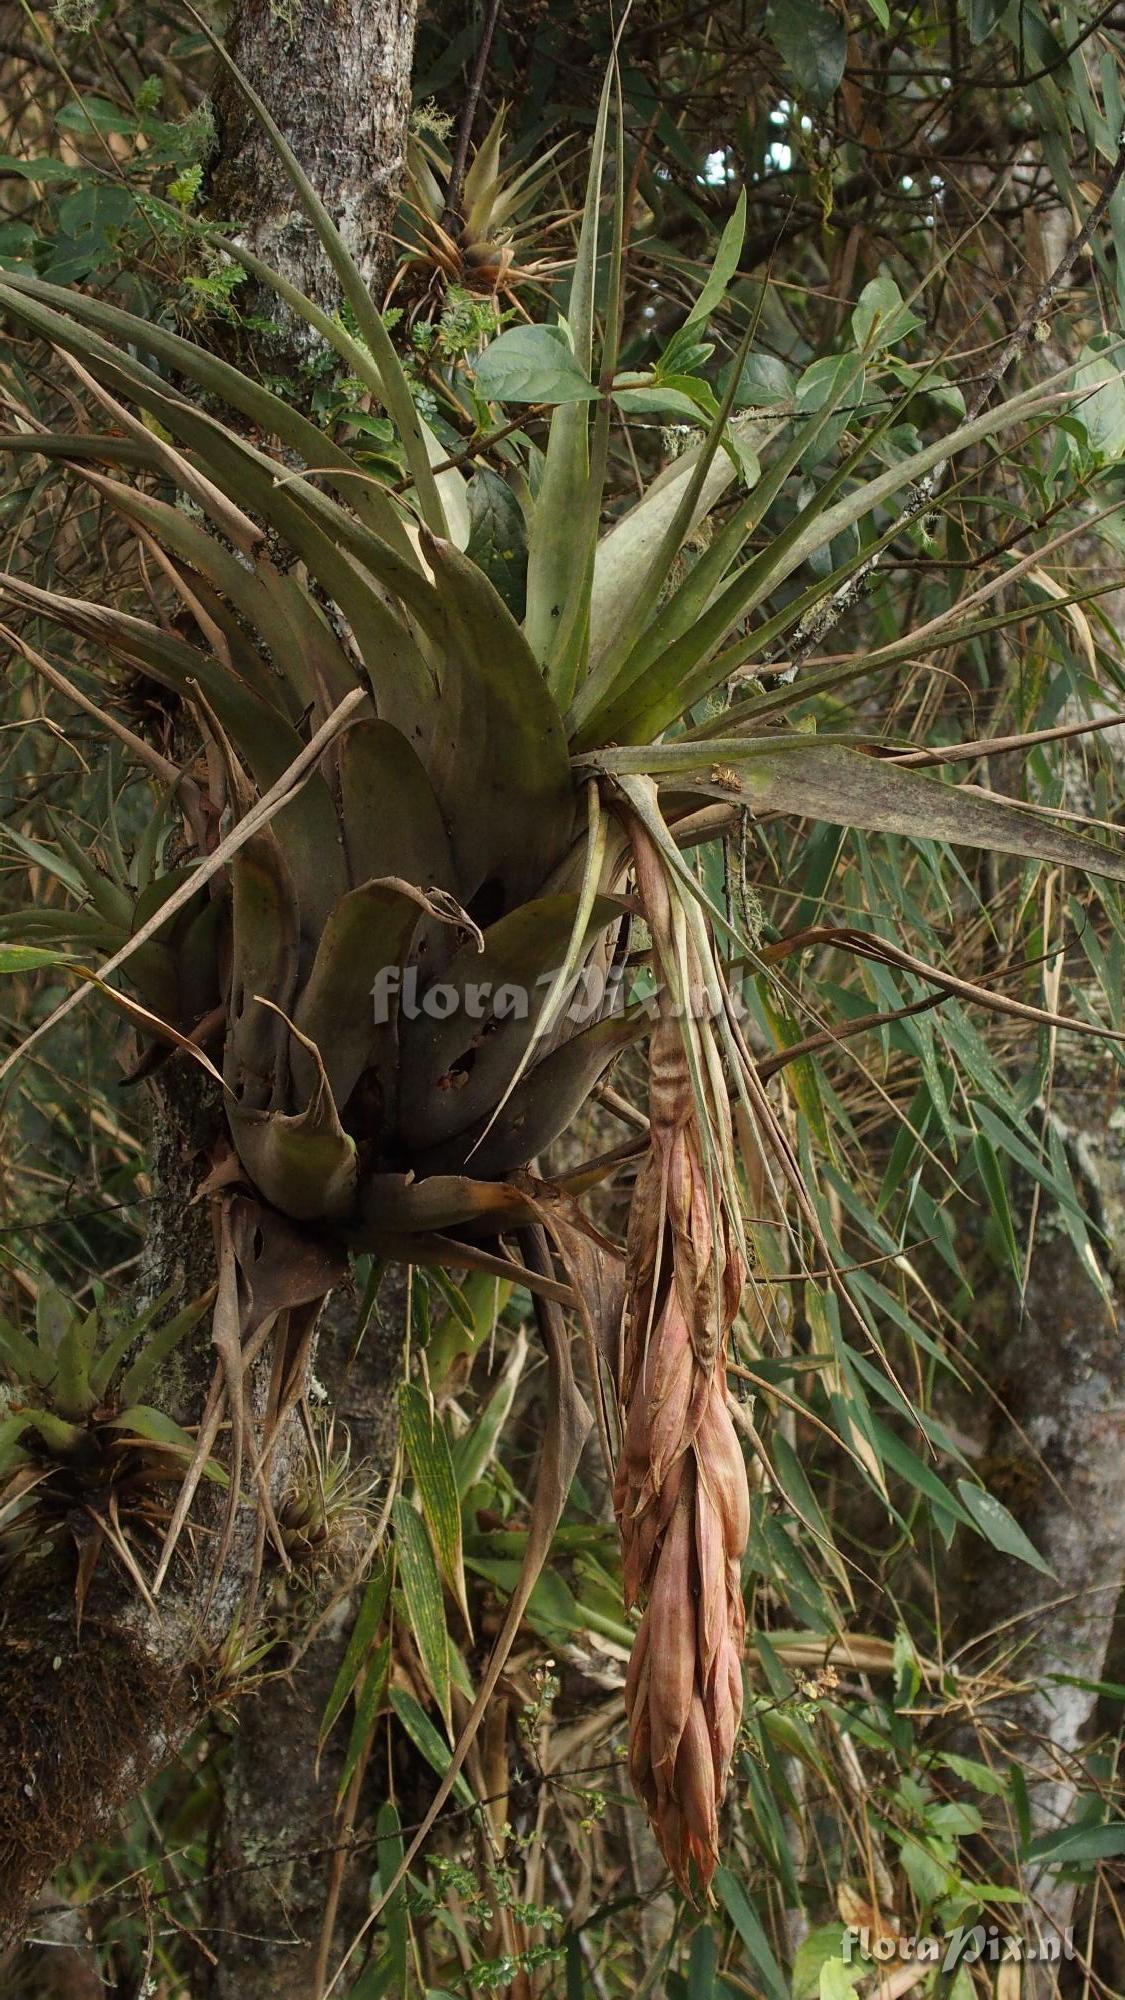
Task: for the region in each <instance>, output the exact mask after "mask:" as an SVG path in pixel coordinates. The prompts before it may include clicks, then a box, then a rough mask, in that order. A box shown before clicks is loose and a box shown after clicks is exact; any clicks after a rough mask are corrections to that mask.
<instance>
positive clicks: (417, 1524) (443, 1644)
mask: <svg viewBox="0 0 1125 2000" xmlns="http://www.w3.org/2000/svg"><path fill="white" fill-rule="evenodd" d="M393 1518H394V1524H395V1554H396V1557H397V1561H398V1580H399V1584H400V1585H401V1588H402V1594H403V1598H404V1600H405V1604H406V1615H407V1619H408V1620H409V1624H410V1629H411V1632H412V1633H413V1635H414V1641H415V1644H416V1645H417V1647H418V1653H419V1657H420V1658H421V1661H422V1666H423V1668H424V1670H425V1674H426V1678H427V1680H428V1681H429V1684H430V1687H431V1689H432V1691H433V1695H434V1699H435V1701H436V1702H437V1705H438V1708H439V1709H440V1711H441V1714H442V1717H443V1719H444V1722H445V1726H446V1729H447V1730H448V1729H450V1728H451V1727H452V1721H451V1711H450V1706H449V1694H450V1684H449V1633H448V1630H447V1628H446V1623H445V1605H444V1603H443V1601H442V1592H441V1578H440V1577H439V1575H438V1568H437V1563H436V1562H435V1560H434V1551H433V1547H432V1545H431V1542H430V1538H429V1535H428V1533H427V1532H426V1524H425V1522H424V1521H423V1519H422V1516H421V1514H419V1513H418V1512H417V1510H416V1508H415V1507H414V1506H412V1504H411V1502H410V1501H409V1500H407V1499H405V1498H404V1497H403V1495H401V1494H400V1495H399V1497H398V1499H397V1500H396V1501H395V1504H394V1516H393Z"/></svg>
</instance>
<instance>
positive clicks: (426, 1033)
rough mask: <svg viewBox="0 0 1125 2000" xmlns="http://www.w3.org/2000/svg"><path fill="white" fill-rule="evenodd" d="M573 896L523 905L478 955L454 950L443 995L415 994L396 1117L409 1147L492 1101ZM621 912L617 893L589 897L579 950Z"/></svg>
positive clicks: (548, 973)
mask: <svg viewBox="0 0 1125 2000" xmlns="http://www.w3.org/2000/svg"><path fill="white" fill-rule="evenodd" d="M577 900H578V899H577V897H575V896H544V897H540V898H538V899H537V900H536V901H534V902H530V903H525V904H523V905H522V907H521V908H519V909H517V910H513V911H512V913H511V915H510V916H507V917H502V918H501V920H500V922H499V923H496V924H493V925H492V926H491V927H490V928H489V929H488V930H487V931H486V932H485V935H484V944H485V948H484V950H483V952H478V951H477V949H476V948H475V946H474V945H466V946H465V947H464V948H463V949H462V950H461V951H459V952H458V953H457V956H456V957H455V958H454V959H453V960H452V962H451V963H450V964H449V965H448V966H447V967H446V969H445V971H444V972H443V974H442V978H441V981H440V982H439V986H440V987H442V988H444V989H445V993H444V995H442V994H441V993H435V994H434V995H432V997H431V1000H430V1004H429V1006H427V1000H426V994H425V992H420V997H419V999H418V1001H417V1003H416V1007H415V1010H414V1011H415V1018H414V1019H413V1020H411V1019H409V1018H405V1017H404V1018H403V1020H402V1022H401V1026H400V1036H401V1047H402V1086H401V1096H400V1119H401V1129H402V1134H403V1137H404V1139H405V1140H406V1143H407V1145H408V1146H409V1147H410V1148H411V1149H412V1150H417V1151H419V1152H428V1151H429V1149H430V1148H432V1147H434V1146H437V1145H439V1144H440V1143H442V1142H443V1141H444V1140H446V1139H449V1138H451V1137H452V1136H453V1134H454V1133H455V1132H464V1131H465V1130H467V1128H468V1127H469V1126H470V1125H475V1123H476V1121H477V1120H478V1119H480V1118H483V1117H484V1116H485V1115H486V1114H487V1113H489V1112H490V1111H491V1110H492V1109H493V1108H494V1107H495V1106H496V1104H498V1103H499V1101H500V1098H501V1097H502V1095H503V1093H504V1090H505V1088H506V1086H507V1084H508V1082H509V1081H510V1079H511V1077H512V1076H513V1075H514V1074H515V1070H516V1065H517V1064H518V1062H519V1059H520V1056H521V1055H522V1053H523V1051H524V1049H525V1048H526V1047H527V1044H528V1042H529V1041H530V1039H531V1036H532V1033H533V1031H534V1027H535V1022H536V1020H537V1019H538V1016H539V1013H540V1011H541V1009H542V1007H543V1005H544V1003H545V1001H546V1000H547V997H548V995H549V992H550V989H551V985H552V983H553V978H554V975H555V973H556V972H557V971H558V968H559V966H560V965H561V964H562V963H563V960H564V956H565V954H566V951H567V946H568V944H569V941H570V933H571V927H572V924H573V918H574V911H575V908H576V905H577ZM620 914H621V905H620V904H619V903H618V902H617V901H616V900H614V899H612V898H609V897H605V896H602V897H599V898H598V899H597V900H596V902H595V903H594V906H593V909H592V912H591V917H590V924H589V929H588V931H587V935H586V937H585V939H584V941H583V956H585V954H586V952H588V950H589V947H590V943H591V942H592V940H593V938H594V937H595V936H597V934H598V933H599V932H600V931H602V930H604V929H605V928H606V927H607V926H608V925H609V924H610V923H612V922H613V921H614V920H615V919H616V918H617V917H619V916H620ZM439 1000H440V1006H439V1004H438V1003H439ZM447 1003H450V1004H447Z"/></svg>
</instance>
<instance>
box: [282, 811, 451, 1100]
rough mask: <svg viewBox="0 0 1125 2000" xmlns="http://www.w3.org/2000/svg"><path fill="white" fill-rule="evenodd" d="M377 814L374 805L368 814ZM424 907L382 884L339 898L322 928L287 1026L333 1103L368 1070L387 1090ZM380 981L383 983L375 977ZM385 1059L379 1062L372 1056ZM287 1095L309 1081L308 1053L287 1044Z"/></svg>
mask: <svg viewBox="0 0 1125 2000" xmlns="http://www.w3.org/2000/svg"><path fill="white" fill-rule="evenodd" d="M375 810H376V811H378V812H380V813H381V812H382V810H383V807H382V805H380V806H379V807H377V808H376V809H375ZM426 908H427V903H426V898H425V896H424V895H423V893H422V891H421V890H420V889H413V888H412V887H411V885H410V884H408V883H405V882H401V881H397V880H395V879H393V878H392V879H389V880H384V881H377V882H365V883H364V884H363V886H362V887H361V888H359V889H351V890H349V892H348V894H347V895H346V896H344V897H342V899H341V901H340V902H339V903H338V904H337V906H336V908H335V909H334V910H333V912H332V915H331V916H330V917H329V919H328V922H327V923H326V925H325V927H324V931H323V933H322V935H321V939H320V943H319V945H318V946H317V952H316V958H315V960H314V963H313V968H312V971H311V972H310V974H309V978H308V983H307V985H306V986H305V989H304V991H303V993H302V994H301V997H300V1000H299V1001H298V1003H297V1009H296V1013H295V1015H294V1019H295V1021H296V1024H297V1027H298V1028H299V1029H300V1030H301V1033H302V1034H303V1035H307V1036H308V1038H309V1040H310V1041H311V1042H315V1044H316V1046H317V1048H318V1049H319V1050H320V1053H321V1059H322V1061H323V1064H324V1069H325V1072H326V1074H327V1077H328V1082H329V1085H330V1087H331V1090H332V1095H333V1097H334V1098H335V1100H336V1103H337V1104H338V1105H340V1106H341V1107H343V1106H344V1105H346V1104H347V1101H348V1099H349V1097H350V1096H351V1094H352V1091H353V1090H354V1088H355V1086H356V1083H357V1082H358V1080H359V1078H360V1076H361V1075H362V1073H363V1071H364V1070H365V1069H367V1068H368V1066H369V1065H371V1064H372V1063H374V1064H375V1067H376V1069H377V1070H378V1071H379V1072H380V1073H381V1079H382V1085H383V1087H384V1089H388V1090H389V1088H390V1086H391V1083H392V1081H393V1059H394V1035H393V1029H392V1026H391V1024H392V1023H393V1021H394V1019H395V1015H396V1013H397V1006H398V1003H397V992H398V988H399V986H400V985H401V969H402V967H403V966H404V965H405V962H406V959H407V956H408V954H409V950H410V943H411V939H412V938H413V936H414V933H415V931H416V930H417V928H418V924H419V922H420V921H421V918H422V915H423V913H424V911H425V910H426ZM381 975H382V984H380V977H381ZM379 1050H382V1051H383V1053H384V1060H383V1062H382V1063H379V1062H378V1061H377V1060H376V1058H377V1052H378V1051H379ZM289 1060H290V1066H291V1069H292V1074H293V1085H294V1089H295V1091H296V1093H297V1095H298V1096H299V1097H307V1096H308V1095H309V1093H310V1092H311V1091H312V1090H313V1089H314V1087H315V1082H316V1073H315V1064H314V1060H313V1058H312V1056H311V1054H310V1052H309V1050H308V1049H305V1048H303V1047H302V1046H301V1044H300V1043H299V1042H298V1041H297V1040H296V1039H295V1038H294V1040H293V1042H292V1045H291V1048H290V1052H289Z"/></svg>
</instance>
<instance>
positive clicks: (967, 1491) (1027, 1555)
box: [957, 1479, 1054, 1576]
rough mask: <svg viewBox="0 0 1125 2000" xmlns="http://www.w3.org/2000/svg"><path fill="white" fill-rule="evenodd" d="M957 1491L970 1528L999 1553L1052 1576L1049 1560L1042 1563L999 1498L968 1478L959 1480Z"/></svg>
mask: <svg viewBox="0 0 1125 2000" xmlns="http://www.w3.org/2000/svg"><path fill="white" fill-rule="evenodd" d="M957 1491H958V1493H959V1494H960V1495H961V1499H962V1501H963V1503H964V1506H965V1510H966V1512H967V1513H968V1515H969V1516H970V1518H971V1520H972V1523H973V1526H974V1528H975V1529H976V1530H977V1532H978V1534H981V1535H983V1536H984V1538H985V1541H986V1542H991V1543H992V1546H993V1548H994V1549H999V1551H1000V1553H1001V1555H1005V1556H1015V1557H1016V1559H1017V1561H1019V1562H1023V1563H1027V1564H1028V1566H1029V1568H1031V1569H1037V1570H1038V1571H1039V1572H1040V1575H1042V1576H1054V1571H1053V1569H1052V1568H1051V1565H1050V1563H1047V1562H1044V1560H1043V1557H1042V1556H1041V1555H1040V1553H1039V1551H1038V1549H1037V1548H1036V1547H1035V1545H1034V1543H1033V1542H1030V1541H1029V1540H1028V1538H1027V1536H1026V1535H1025V1534H1024V1531H1023V1529H1022V1528H1021V1527H1020V1524H1019V1522H1018V1521H1016V1520H1013V1518H1012V1516H1011V1514H1010V1513H1009V1512H1008V1509H1007V1508H1006V1507H1005V1506H1004V1504H1003V1502H1002V1501H1000V1500H997V1499H996V1498H995V1496H994V1495H993V1494H991V1493H988V1492H986V1491H985V1488H984V1487H983V1486H978V1485H977V1484H976V1482H975V1481H974V1480H972V1479H959V1480H958V1481H957Z"/></svg>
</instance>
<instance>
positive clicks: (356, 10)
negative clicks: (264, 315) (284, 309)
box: [211, 0, 417, 337]
mask: <svg viewBox="0 0 1125 2000" xmlns="http://www.w3.org/2000/svg"><path fill="white" fill-rule="evenodd" d="M416 9H417V0H242V4H241V5H240V6H239V7H238V8H237V10H236V12H235V16H234V20H233V22H232V24H231V28H230V33H229V35H228V37H227V46H228V48H229V50H230V53H231V55H232V56H233V57H234V60H235V62H236V63H237V64H238V66H239V68H240V69H241V70H242V72H243V74H244V75H245V76H246V78H247V79H248V81H249V82H250V83H251V84H253V86H254V88H255V90H256V91H257V92H258V94H259V95H260V97H261V98H262V99H263V101H264V103H265V104H266V106H267V107H268V109H269V110H270V111H271V112H272V114H273V116H274V117H275V118H276V120H277V122H278V124H279V125H280V127H281V129H282V131H283V132H284V134H285V137H286V139H287V140H288V141H289V144H290V145H291V146H292V148H293V150H294V152H295V153H296V155H297V158H298V159H299V161H300V163H301V165H302V167H303V168H304V170H305V172H306V173H307V174H308V176H309V179H310V180H311V182H312V184H313V186H314V187H315V189H316V191H317V193H318V194H319V196H320V197H321V200H322V201H323V202H324V204H325V206H326V207H327V209H328V211H329V213H330V214H331V215H332V217H333V220H334V221H335V222H336V223H337V224H338V226H339V228H340V232H341V234H342V236H343V238H344V241H345V243H346V244H347V247H348V249H349V250H350V251H351V254H352V256H353V257H354V258H355V260H356V262H357V264H358V265H359V268H360V270H361V271H362V273H363V276H364V278H365V279H366V281H367V283H368V284H369V285H370V287H371V289H372V291H373V292H374V293H375V294H376V296H378V295H379V294H381V292H382V291H383V290H384V289H385V287H386V284H387V281H388V279H389V276H390V272H391V267H392V264H393V261H394V246H393V243H392V236H391V231H392V225H393V221H394V213H395V206H396V203H397V201H398V197H399V189H400V185H401V181H402V171H403V165H404V161H405V157H406V132H407V125H408V122H409V117H410V65H411V59H412V55H413V49H414V20H415V13H416ZM215 107H216V113H217V118H218V126H219V158H218V161H217V164H216V167H215V170H214V174H213V177H212V186H211V192H212V199H213V201H214V204H215V206H216V208H217V209H218V210H219V211H220V212H221V213H222V214H223V215H224V217H228V218H230V220H231V221H232V222H233V223H234V226H235V228H236V230H237V232H238V234H239V236H240V238H241V240H242V242H243V243H245V244H246V246H247V247H248V248H249V249H251V250H253V251H254V252H255V254H256V255H257V256H259V257H261V258H263V259H264V260H265V262H266V263H268V264H271V265H273V267H274V268H275V269H276V270H278V271H280V272H281V273H282V275H283V277H286V278H288V279H289V281H290V283H291V284H294V285H296V286H297V287H298V289H299V290H300V291H302V292H305V293H306V294H307V295H308V296H309V297H310V298H312V299H315V301H316V302H317V304H318V305H321V306H323V307H325V308H326V309H327V310H329V311H333V310H335V309H336V307H337V306H338V305H339V300H340V294H339V288H338V286H337V283H336V280H335V276H334V274H333V272H332V271H331V269H330V267H329V264H328V261H327V259H326V257H325V255H324V252H323V250H322V249H321V247H320V244H319V242H318V241H317V238H316V235H315V233H314V231H313V230H312V228H311V226H310V224H309V223H308V221H307V219H306V217H305V215H304V213H303V211H302V210H301V209H300V207H299V206H298V204H297V202H296V201H295V200H294V197H293V191H292V188H291V186H290V184H289V181H288V178H287V176H286V173H285V169H284V167H283V166H282V164H281V162H280V161H279V160H278V158H277V156H276V154H275V153H274V151H273V149H272V147H271V145H270V142H269V139H268V138H267V136H266V134H265V133H264V132H263V131H262V129H261V126H260V125H259V124H258V122H257V120H256V119H255V117H254V115H253V113H252V112H251V111H250V110H249V108H248V107H247V104H246V100H245V98H244V97H243V96H242V94H241V92H240V91H239V89H238V86H237V84H235V83H234V82H233V81H232V79H231V78H230V77H229V76H226V75H224V76H222V77H220V78H219V79H218V84H217V89H216V93H215ZM269 309H270V310H271V312H272V313H273V314H274V317H275V318H276V316H277V307H276V302H271V305H270V308H269ZM285 331H286V335H287V337H288V336H289V335H290V334H291V333H292V331H293V330H292V329H286V330H285ZM302 334H303V329H302Z"/></svg>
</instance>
